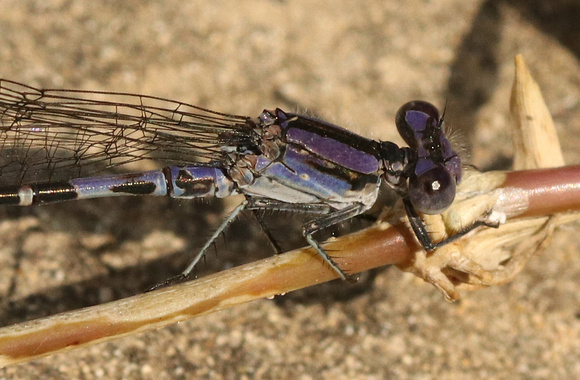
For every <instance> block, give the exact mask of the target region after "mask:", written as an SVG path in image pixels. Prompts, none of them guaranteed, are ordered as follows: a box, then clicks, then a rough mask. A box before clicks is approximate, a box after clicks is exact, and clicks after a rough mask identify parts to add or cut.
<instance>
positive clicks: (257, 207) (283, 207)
mask: <svg viewBox="0 0 580 380" xmlns="http://www.w3.org/2000/svg"><path fill="white" fill-rule="evenodd" d="M246 199H247V201H248V206H247V207H246V209H247V210H251V211H252V213H253V214H254V216H255V217H256V220H257V221H258V224H259V225H260V228H261V229H262V231H263V232H264V234H265V235H266V237H267V238H268V240H269V242H270V244H271V245H272V247H273V248H274V250H275V251H276V253H277V254H280V253H282V248H281V247H280V245H279V244H278V242H277V241H276V239H275V238H274V236H273V235H272V233H271V232H270V229H269V228H268V226H266V225H265V224H264V220H263V218H262V216H261V215H259V212H260V211H267V210H275V211H282V212H283V211H291V212H300V213H314V214H325V213H328V210H329V207H328V206H327V205H323V204H320V205H319V204H296V203H287V202H280V201H277V200H274V199H268V198H254V197H248V196H247V197H246Z"/></svg>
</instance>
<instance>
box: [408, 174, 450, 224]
mask: <svg viewBox="0 0 580 380" xmlns="http://www.w3.org/2000/svg"><path fill="white" fill-rule="evenodd" d="M409 199H410V201H411V203H412V204H413V206H415V208H416V209H417V211H420V212H422V213H423V214H429V215H434V214H440V213H442V212H443V211H445V209H447V207H449V206H450V205H451V203H452V202H453V200H454V199H455V180H454V179H453V178H452V176H451V174H450V173H449V171H447V170H446V169H445V168H443V167H441V166H436V167H434V168H432V169H429V170H427V171H425V172H423V173H422V174H420V175H418V176H416V175H414V176H411V177H410V178H409Z"/></svg>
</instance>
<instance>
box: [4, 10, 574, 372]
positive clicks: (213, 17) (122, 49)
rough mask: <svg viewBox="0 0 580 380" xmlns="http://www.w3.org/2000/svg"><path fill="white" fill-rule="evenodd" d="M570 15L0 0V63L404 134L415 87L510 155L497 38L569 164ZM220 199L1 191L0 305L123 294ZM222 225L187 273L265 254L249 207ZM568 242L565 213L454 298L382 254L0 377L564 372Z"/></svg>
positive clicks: (106, 85)
mask: <svg viewBox="0 0 580 380" xmlns="http://www.w3.org/2000/svg"><path fill="white" fill-rule="evenodd" d="M363 4H364V5H363ZM579 19H580V4H578V2H577V1H572V0H569V1H565V0H558V1H552V2H545V1H539V0H538V1H535V0H534V1H526V0H505V1H500V0H497V1H489V0H488V1H481V0H477V1H470V2H467V1H461V0H441V1H424V0H410V1H406V2H398V1H367V2H364V3H360V2H354V1H346V0H340V1H317V2H311V1H304V0H288V1H244V2H240V1H214V2H204V1H188V2H182V1H164V2H155V1H124V2H116V1H102V2H80V1H79V2H74V1H50V2H47V1H20V2H13V1H2V0H0V77H4V78H9V79H13V80H18V81H21V82H24V83H27V84H30V85H34V86H41V87H52V88H55V87H57V88H76V89H90V90H108V91H126V92H137V93H146V94H151V95H156V96H161V97H168V98H172V99H176V100H181V101H184V102H188V103H193V104H197V105H201V106H206V107H209V108H211V109H215V110H219V111H224V112H232V113H237V114H243V115H251V116H257V115H259V113H260V112H261V110H262V109H263V108H273V107H281V108H283V109H287V110H291V111H295V110H298V111H301V112H308V113H310V114H314V115H318V116H319V117H322V118H324V119H326V120H328V121H331V122H334V123H336V124H339V125H342V126H345V127H347V128H349V129H352V130H354V131H357V132H359V133H361V134H363V135H365V136H369V137H373V138H377V139H389V140H393V141H395V142H398V143H400V142H401V139H400V138H399V137H398V136H397V134H396V129H395V128H394V122H393V120H394V115H395V113H396V111H397V109H398V107H399V106H400V105H401V104H403V103H404V102H406V101H408V100H411V99H413V98H422V99H426V100H429V101H431V102H433V103H435V104H437V105H438V106H440V107H441V108H443V106H444V105H445V104H447V115H446V121H447V122H448V123H449V124H451V125H452V126H453V128H454V129H455V130H458V131H459V132H460V134H461V135H462V136H463V141H464V143H465V144H466V146H467V149H468V151H469V156H470V161H471V163H473V164H475V165H477V166H478V167H479V168H482V169H508V168H509V167H510V157H511V145H510V140H509V129H508V118H507V112H508V107H509V94H510V89H511V82H512V79H513V57H514V56H515V54H518V53H521V54H523V56H524V58H525V59H526V62H527V64H528V66H529V68H530V70H531V72H532V74H533V75H534V76H535V78H536V80H537V81H538V83H539V84H540V86H541V88H542V90H543V91H544V97H545V100H546V102H547V104H548V107H549V108H550V110H551V111H552V113H553V117H554V120H555V123H556V126H557V128H558V133H559V135H560V138H561V142H562V147H563V150H564V157H565V159H566V160H567V162H568V163H569V164H573V163H579V162H580V150H579V143H580V138H579V137H578V134H579V133H580V61H579V60H580V23H578V20H579ZM0 182H1V178H0ZM2 185H5V184H2ZM236 201H237V200H235V199H232V200H226V201H225V202H215V201H213V202H201V201H199V202H183V201H174V200H168V199H136V198H130V199H105V200H95V201H85V202H74V203H68V204H60V205H51V206H47V207H42V208H34V209H14V208H13V209H8V208H6V209H1V210H0V279H1V280H0V294H2V296H0V300H1V307H0V324H2V325H9V324H12V323H16V322H22V321H25V320H29V319H33V318H38V317H41V316H45V315H51V314H54V313H57V312H61V311H65V310H71V309H76V308H80V307H84V306H88V305H93V304H97V303H102V302H106V301H110V300H112V299H117V298H121V297H126V296H129V295H133V294H137V293H139V292H140V291H142V290H144V289H146V288H147V287H148V286H150V285H152V284H154V283H156V282H158V281H161V280H163V279H164V278H166V277H168V276H170V275H172V274H176V273H178V272H179V271H180V270H181V269H182V268H183V265H185V263H186V262H187V261H188V258H189V257H188V253H189V254H191V253H192V252H195V250H196V249H198V248H199V247H200V246H201V245H202V244H203V242H204V241H205V239H206V238H207V236H209V234H210V233H211V231H212V229H213V228H215V227H216V226H217V225H218V224H219V222H220V220H221V218H222V216H223V214H224V213H225V212H227V209H228V208H231V207H232V205H234V204H235V202H236ZM285 217H287V218H292V217H293V216H292V215H289V216H285ZM248 234H251V236H255V238H253V239H249V241H248V239H247V236H248ZM226 238H227V239H228V241H229V242H228V243H227V244H224V243H223V242H220V243H219V244H218V247H217V249H218V251H219V254H218V257H217V258H216V257H215V256H214V255H211V254H210V255H209V257H208V260H207V265H206V266H204V268H203V270H202V274H203V273H207V272H213V271H217V270H221V269H224V268H227V267H229V266H232V265H239V264H241V263H245V262H248V261H251V260H255V259H257V258H259V257H264V256H267V255H269V254H271V250H270V248H269V247H268V246H267V244H266V243H265V240H264V239H263V237H262V236H261V234H260V233H259V230H258V228H257V226H255V225H253V224H252V223H247V220H246V219H244V218H242V223H239V224H238V225H236V226H234V227H233V228H232V229H231V231H229V232H228V233H227V234H226ZM299 238H300V236H299V231H297V241H298V242H299V244H300V240H299ZM579 245H580V239H579V238H578V225H577V224H576V225H570V226H567V227H564V228H562V229H560V230H559V231H557V233H556V235H555V236H554V239H553V241H552V243H551V244H550V245H549V248H548V249H547V251H545V252H543V253H542V254H541V255H540V256H537V257H535V258H533V259H532V260H531V262H530V263H529V265H528V267H527V268H526V269H525V270H524V272H523V273H522V274H521V275H520V276H519V277H518V278H517V279H516V280H515V281H514V282H513V283H511V284H509V285H506V286H503V287H499V288H494V289H488V290H483V291H479V292H474V293H465V294H464V298H463V300H462V301H461V302H458V303H455V304H449V303H446V302H445V301H444V300H443V298H442V296H441V295H440V294H439V293H438V292H437V291H436V290H435V289H434V288H433V287H431V286H430V285H427V284H424V283H423V282H422V281H420V280H417V279H415V278H414V277H412V276H410V275H407V274H402V273H400V272H399V271H398V270H396V269H388V270H385V271H381V272H378V273H373V274H371V275H369V276H368V277H367V278H366V279H365V278H363V280H362V281H361V284H358V285H355V286H351V285H348V284H344V283H339V282H333V283H331V284H330V285H328V286H323V287H318V288H314V289H310V290H309V291H307V292H300V293H297V294H290V295H287V296H285V297H281V298H280V299H277V300H276V301H271V300H264V301H259V302H255V303H252V304H249V305H244V306H241V307H237V308H235V309H231V310H226V311H223V312H221V313H219V314H212V315H208V316H205V317H202V318H197V319H195V320H192V321H188V322H186V323H181V324H179V325H174V326H171V327H169V328H165V329H161V330H159V331H155V332H150V333H146V334H140V335H137V336H134V337H129V338H124V339H121V340H117V341H113V342H110V343H105V344H100V345H96V346H93V347H89V348H85V349H80V350H77V351H73V352H70V353H67V354H62V355H57V356H54V357H49V358H45V359H42V360H39V361H36V362H33V363H28V364H22V365H17V366H13V367H9V368H6V369H3V370H0V377H5V378H32V377H35V378H85V379H93V378H127V379H141V378H145V379H149V378H151V379H179V378H212V379H216V378H248V379H254V378H264V379H270V378H300V379H309V378H312V379H315V378H333V379H352V378H361V379H367V378H369V379H373V378H374V379H381V378H396V379H406V378H425V379H428V378H447V379H454V378H458V379H462V378H475V377H479V378H483V377H485V378H494V379H505V378H510V379H511V378H551V379H555V378H578V377H580V361H578V358H579V357H580V260H579V259H580V257H579V256H578V252H579ZM365 280H366V281H365Z"/></svg>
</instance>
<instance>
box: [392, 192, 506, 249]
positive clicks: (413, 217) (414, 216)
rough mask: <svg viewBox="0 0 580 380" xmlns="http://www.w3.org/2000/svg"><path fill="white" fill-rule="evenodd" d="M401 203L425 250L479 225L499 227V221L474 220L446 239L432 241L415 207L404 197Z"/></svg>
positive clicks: (441, 244)
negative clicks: (436, 241)
mask: <svg viewBox="0 0 580 380" xmlns="http://www.w3.org/2000/svg"><path fill="white" fill-rule="evenodd" d="M403 205H405V212H406V213H407V217H408V218H409V223H411V228H413V231H414V232H415V236H417V239H418V240H419V243H421V245H422V246H423V248H425V250H426V251H433V250H435V249H437V248H441V247H443V246H444V245H446V244H449V243H451V242H452V241H454V240H457V239H459V238H460V237H462V236H465V235H466V234H468V233H469V232H471V231H473V230H474V229H476V228H478V227H481V226H486V227H492V228H498V227H499V223H490V222H488V221H486V220H476V221H475V222H473V223H472V224H471V225H469V226H467V227H465V228H464V229H462V230H461V231H459V232H457V233H456V234H455V235H453V236H449V237H448V238H447V239H444V240H442V241H440V242H438V243H434V242H433V240H432V239H431V236H429V232H427V227H426V226H425V222H424V221H423V219H421V217H420V216H419V214H418V213H417V211H416V210H415V207H413V204H412V203H411V201H410V200H409V199H408V198H406V197H405V198H403Z"/></svg>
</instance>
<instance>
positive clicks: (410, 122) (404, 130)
mask: <svg viewBox="0 0 580 380" xmlns="http://www.w3.org/2000/svg"><path fill="white" fill-rule="evenodd" d="M395 123H396V124H397V130H398V131H399V134H400V135H401V137H402V138H403V140H405V142H406V143H407V144H408V145H409V146H410V147H411V148H416V147H417V146H418V145H419V144H420V143H421V140H422V139H424V138H425V137H426V136H424V135H425V134H429V135H431V134H433V130H439V129H440V118H439V111H438V110H437V108H436V107H435V106H434V105H433V104H431V103H427V102H424V101H422V100H414V101H411V102H408V103H405V104H403V106H402V107H401V108H399V111H397V116H396V118H395Z"/></svg>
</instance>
